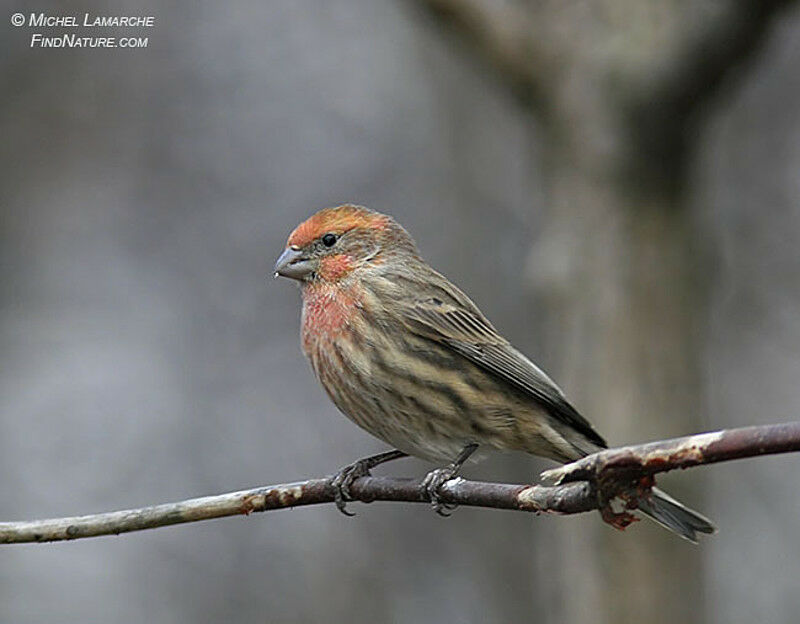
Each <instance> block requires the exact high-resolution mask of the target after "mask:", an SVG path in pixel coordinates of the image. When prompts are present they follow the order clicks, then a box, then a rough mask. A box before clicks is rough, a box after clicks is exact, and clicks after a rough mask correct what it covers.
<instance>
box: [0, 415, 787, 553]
mask: <svg viewBox="0 0 800 624" xmlns="http://www.w3.org/2000/svg"><path fill="white" fill-rule="evenodd" d="M792 451H800V422H795V423H786V424H781V425H763V426H758V427H745V428H742V429H729V430H725V431H718V432H715V433H704V434H699V435H694V436H688V437H685V438H676V439H673V440H665V441H661V442H652V443H649V444H640V445H637V446H627V447H622V448H617V449H609V450H606V451H602V452H600V453H595V454H594V455H590V456H588V457H585V458H583V459H581V460H579V461H576V462H573V463H571V464H567V465H566V466H563V467H560V468H557V469H555V470H551V471H547V473H545V475H546V476H547V477H548V478H550V479H554V480H557V481H558V483H559V484H558V485H554V486H544V485H514V484H508V483H486V482H480V481H467V480H465V479H461V478H458V479H453V480H452V481H449V482H448V483H446V484H445V485H444V486H443V489H442V501H443V502H445V503H448V504H453V505H466V506H473V507H487V508H495V509H512V510H519V511H529V512H535V513H554V514H575V513H582V512H586V511H591V510H593V509H597V508H598V506H599V505H600V501H601V500H608V499H609V498H610V497H611V495H613V494H614V492H615V490H616V489H618V490H619V491H623V490H625V491H628V490H629V487H630V483H631V481H632V480H636V479H640V478H642V477H647V476H652V475H654V474H656V473H659V472H666V471H668V470H675V469H678V468H689V467H693V466H699V465H703V464H710V463H716V462H721V461H729V460H732V459H740V458H744V457H755V456H757V455H770V454H776V453H787V452H792ZM598 484H601V485H602V487H603V488H604V489H603V492H602V494H603V496H599V492H598ZM420 485H421V482H420V480H412V479H390V478H385V477H363V478H361V479H358V480H356V481H355V482H354V483H353V485H352V486H351V488H350V491H351V494H352V495H353V498H354V499H355V500H359V501H362V502H365V503H369V502H372V501H396V502H409V503H422V502H427V496H426V495H425V494H424V493H423V491H422V489H421V487H420ZM333 501H334V491H333V488H332V487H331V485H330V482H329V480H328V479H310V480H308V481H302V482H299V483H289V484H281V485H270V486H265V487H259V488H253V489H250V490H242V491H239V492H230V493H227V494H220V495H217V496H206V497H203V498H195V499H191V500H185V501H180V502H176V503H166V504H163V505H155V506H152V507H142V508H140V509H128V510H124V511H113V512H109V513H100V514H92V515H87V516H77V517H72V518H55V519H50V520H32V521H21V522H2V523H0V544H20V543H26V542H57V541H63V540H72V539H79V538H84V537H97V536H101V535H118V534H120V533H128V532H131V531H141V530H144V529H154V528H157V527H163V526H170V525H173V524H183V523H187V522H197V521H199V520H209V519H212V518H222V517H225V516H234V515H242V514H244V515H248V514H250V513H252V512H258V511H270V510H274V509H286V508H288V507H300V506H303V505H316V504H320V503H331V502H333Z"/></svg>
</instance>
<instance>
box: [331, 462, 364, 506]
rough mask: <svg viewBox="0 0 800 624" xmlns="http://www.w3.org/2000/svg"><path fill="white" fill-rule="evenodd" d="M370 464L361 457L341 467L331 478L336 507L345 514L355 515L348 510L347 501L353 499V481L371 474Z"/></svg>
mask: <svg viewBox="0 0 800 624" xmlns="http://www.w3.org/2000/svg"><path fill="white" fill-rule="evenodd" d="M370 467H371V466H370V465H369V463H368V462H367V460H365V459H359V460H358V461H356V462H353V463H352V464H349V465H347V466H345V467H344V468H341V469H340V470H339V472H337V473H336V474H335V475H333V476H332V477H331V478H330V481H329V483H330V486H331V487H332V488H333V502H334V503H336V508H337V509H338V510H339V511H341V512H342V513H343V514H344V515H345V516H355V515H356V514H354V513H353V512H352V511H347V502H348V501H351V500H353V497H352V496H351V494H350V486H351V485H353V481H355V480H356V479H360V478H361V477H368V476H370V472H369V469H370Z"/></svg>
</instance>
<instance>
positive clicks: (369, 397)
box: [275, 205, 714, 541]
mask: <svg viewBox="0 0 800 624" xmlns="http://www.w3.org/2000/svg"><path fill="white" fill-rule="evenodd" d="M275 276H276V277H277V276H283V277H287V278H291V279H294V280H297V281H298V282H299V284H300V288H301V291H302V299H303V312H302V330H301V338H302V347H303V352H304V353H305V355H306V357H307V358H308V359H309V361H310V362H311V367H312V368H313V370H314V373H315V374H316V376H317V378H318V379H319V381H320V383H321V384H322V386H323V387H324V388H325V390H326V392H327V393H328V395H329V396H330V398H331V400H332V401H333V402H334V403H335V404H336V406H337V407H338V408H339V409H340V410H341V411H342V412H343V413H344V414H345V415H346V416H347V417H348V418H350V419H351V420H352V421H353V422H355V423H356V424H357V425H359V426H360V427H362V428H363V429H365V430H366V431H368V432H369V433H371V434H372V435H374V436H376V437H377V438H380V439H381V440H383V441H384V442H386V443H387V444H389V445H390V446H391V447H393V448H394V449H396V450H393V451H389V452H386V453H382V454H380V455H375V456H373V457H368V458H366V459H363V460H360V461H358V462H355V463H354V464H351V465H349V466H347V467H345V468H343V469H342V470H341V471H340V472H339V473H338V474H337V476H336V477H335V479H334V485H335V486H336V491H337V500H336V502H337V505H338V506H339V509H340V510H342V511H345V500H347V499H349V491H348V487H349V485H350V484H351V483H352V481H353V480H354V479H355V478H357V477H359V476H364V475H366V474H369V469H370V468H372V467H374V466H376V465H378V464H381V463H384V462H386V461H390V460H393V459H397V458H399V457H405V456H407V455H413V456H414V457H419V458H422V459H425V460H429V461H431V462H437V463H440V464H443V463H444V464H446V466H445V467H443V468H439V469H438V470H434V471H432V472H431V473H429V474H428V476H427V477H426V478H425V481H424V485H423V487H424V488H425V490H426V491H427V494H428V496H429V498H430V500H431V502H432V503H433V505H434V508H435V509H436V510H437V511H439V512H440V513H441V512H442V508H443V506H442V505H441V502H440V500H439V496H438V491H439V488H440V487H441V485H442V484H443V483H445V482H446V481H447V480H449V479H451V478H452V477H453V476H455V475H456V474H457V472H458V470H459V468H460V467H461V465H462V464H463V463H464V461H466V460H467V459H468V458H469V456H470V455H472V453H473V452H474V451H475V450H476V449H478V448H480V449H481V450H482V451H483V450H492V449H497V450H517V451H525V452H527V453H531V454H534V455H540V456H543V457H547V458H550V459H553V460H556V461H558V462H562V463H565V462H570V461H573V460H576V459H579V458H581V457H584V456H585V455H588V454H590V453H594V452H595V451H598V450H600V449H603V448H606V443H605V440H603V438H602V437H601V436H600V435H599V434H598V433H597V432H596V431H595V430H594V428H593V427H592V425H591V424H589V422H588V421H587V420H586V419H585V418H584V417H583V416H581V415H580V414H579V413H578V412H577V410H576V409H575V408H574V407H572V405H570V403H569V402H568V401H567V399H566V398H565V397H564V393H563V392H562V391H561V390H560V389H559V387H558V386H557V385H556V384H555V383H554V382H553V381H552V380H551V379H550V378H549V377H548V376H547V375H546V374H545V373H544V372H543V371H542V370H541V369H540V368H538V367H537V366H536V365H535V364H534V363H533V362H531V361H530V360H529V359H528V358H527V357H525V356H524V355H523V354H522V353H520V352H519V351H517V350H516V349H515V348H514V347H513V346H512V345H511V344H510V343H509V342H508V340H506V339H505V338H503V336H501V335H500V334H499V333H498V332H497V330H495V328H494V327H493V326H492V324H491V323H490V322H489V321H488V320H487V319H486V317H485V316H484V315H483V313H481V311H480V310H479V309H478V307H477V306H476V305H475V304H474V303H473V302H472V301H471V300H470V299H469V298H468V297H467V296H466V295H465V294H464V293H463V292H461V291H460V290H459V289H458V288H457V287H456V286H454V285H453V284H452V283H451V282H450V281H448V280H447V279H446V278H445V277H444V276H442V275H441V274H439V273H437V272H436V271H435V270H434V269H432V268H431V267H430V266H429V265H428V264H427V263H426V262H425V261H424V260H423V259H422V258H421V257H420V255H419V252H418V250H417V246H416V244H415V242H414V240H413V239H412V238H411V236H410V235H409V234H408V232H406V230H405V229H404V228H403V227H402V226H401V225H400V224H399V223H397V222H396V221H395V220H394V219H393V218H392V217H390V216H388V215H385V214H381V213H379V212H375V211H373V210H370V209H367V208H364V207H361V206H354V205H344V206H339V207H336V208H326V209H324V210H321V211H319V212H317V213H316V214H314V215H313V216H311V217H310V218H309V219H307V220H306V221H304V222H303V223H301V224H300V225H299V226H297V228H296V229H295V230H294V231H293V232H292V233H291V235H290V236H289V240H288V242H287V246H286V249H285V250H284V252H283V253H282V254H281V256H280V258H278V261H277V263H276V265H275ZM639 508H640V510H641V511H642V512H644V513H645V514H646V515H648V516H650V517H652V518H653V519H655V520H656V521H657V522H659V523H660V524H662V525H663V526H665V527H667V528H668V529H670V530H672V531H674V532H675V533H677V534H679V535H681V536H682V537H685V538H687V539H689V540H692V541H694V540H695V538H696V532H697V531H699V532H702V533H711V532H713V531H714V528H713V526H712V525H711V523H710V522H709V521H708V520H707V519H706V518H704V517H703V516H701V515H700V514H698V513H696V512H694V511H691V510H690V509H687V508H686V507H684V506H683V505H682V504H680V503H678V502H677V501H675V500H674V499H672V498H671V497H669V496H667V495H666V494H664V493H663V492H660V491H659V490H657V489H654V490H653V493H652V495H651V496H649V497H646V498H645V499H643V500H642V501H641V502H640V506H639ZM345 513H346V512H345Z"/></svg>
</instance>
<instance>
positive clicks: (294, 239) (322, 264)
mask: <svg viewBox="0 0 800 624" xmlns="http://www.w3.org/2000/svg"><path fill="white" fill-rule="evenodd" d="M404 257H405V258H412V257H413V258H416V257H418V255H417V248H416V245H415V243H414V241H413V240H412V238H411V237H410V236H409V235H408V232H406V231H405V230H404V229H403V227H402V226H401V225H400V224H399V223H397V221H395V220H394V219H393V218H392V217H390V216H389V215H385V214H381V213H380V212H375V211H374V210H370V209H369V208H364V207H363V206H354V205H352V204H345V205H343V206H338V207H336V208H325V209H323V210H320V211H319V212H317V213H316V214H314V215H312V216H311V217H309V218H308V219H306V220H305V221H303V222H302V223H301V224H300V225H298V226H297V227H296V228H295V230H294V231H293V232H292V233H291V235H290V236H289V240H288V241H287V242H286V249H284V251H283V253H282V254H281V256H280V258H278V261H277V262H276V263H275V276H276V277H277V276H279V275H280V276H282V277H288V278H291V279H295V280H298V281H300V282H301V283H310V282H314V281H322V282H328V283H335V282H338V281H340V280H342V279H345V278H347V277H348V276H350V275H352V274H353V273H354V272H360V271H368V270H370V269H371V268H373V267H378V266H380V265H381V264H384V263H386V262H388V261H396V260H398V259H402V258H404Z"/></svg>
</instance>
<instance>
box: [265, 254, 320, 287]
mask: <svg viewBox="0 0 800 624" xmlns="http://www.w3.org/2000/svg"><path fill="white" fill-rule="evenodd" d="M315 266H316V263H315V262H314V261H313V260H311V259H309V258H306V257H304V256H303V252H302V250H299V249H292V248H291V247H287V248H286V249H284V250H283V253H282V254H281V257H280V258H278V261H277V262H276V263H275V274H274V277H278V276H279V275H280V276H281V277H288V278H290V279H296V280H302V279H305V278H306V276H308V275H309V274H311V273H313V272H314V268H315Z"/></svg>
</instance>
